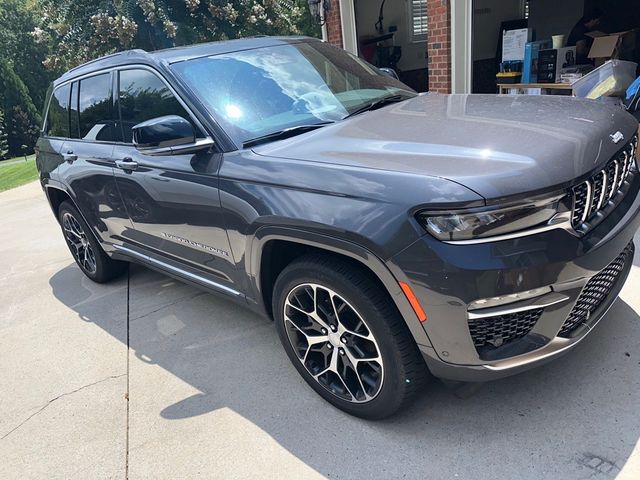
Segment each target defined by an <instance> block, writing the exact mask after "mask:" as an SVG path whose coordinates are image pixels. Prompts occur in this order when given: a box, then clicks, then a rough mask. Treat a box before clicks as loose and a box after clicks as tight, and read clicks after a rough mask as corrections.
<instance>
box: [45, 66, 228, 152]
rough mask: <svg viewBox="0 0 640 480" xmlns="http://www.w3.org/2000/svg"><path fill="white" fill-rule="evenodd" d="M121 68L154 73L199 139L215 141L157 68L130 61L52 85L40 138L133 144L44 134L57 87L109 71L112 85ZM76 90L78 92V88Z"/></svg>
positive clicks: (118, 79) (115, 99) (123, 143)
mask: <svg viewBox="0 0 640 480" xmlns="http://www.w3.org/2000/svg"><path fill="white" fill-rule="evenodd" d="M122 70H147V71H149V72H151V73H152V74H155V75H156V76H157V77H158V78H159V79H160V81H161V82H162V83H164V85H165V86H166V87H167V88H168V89H169V90H170V91H171V93H172V94H173V96H174V97H176V99H177V100H178V102H179V103H180V105H182V107H183V108H184V109H185V111H186V112H187V114H188V115H189V119H190V120H191V121H192V122H193V123H194V124H195V126H196V127H197V128H198V129H200V131H201V132H202V133H203V134H204V138H202V139H201V140H209V141H211V142H213V144H215V143H216V142H215V141H214V140H213V138H212V137H211V135H210V134H209V132H208V131H207V129H206V128H204V126H203V125H202V122H201V121H200V120H199V119H198V117H197V116H196V115H195V114H194V113H193V110H192V109H191V108H189V106H188V105H187V104H186V103H185V101H184V100H183V99H182V97H180V95H178V92H177V91H176V89H175V88H173V87H172V86H171V85H170V83H169V82H168V81H167V80H166V79H165V77H164V75H162V73H161V72H160V71H159V70H158V69H156V68H153V67H151V66H149V65H145V64H142V63H132V64H130V65H115V66H113V67H108V68H102V69H100V70H96V71H94V72H89V73H86V74H84V75H79V76H77V77H74V78H70V79H68V80H65V81H64V82H61V83H60V84H59V85H56V86H55V87H53V89H52V90H51V96H50V97H49V100H48V102H47V111H46V113H45V117H44V121H43V123H42V126H43V128H42V130H41V131H40V134H41V136H42V138H48V139H52V140H68V141H73V142H84V143H92V144H100V145H123V146H129V147H131V146H133V144H132V143H126V142H114V141H106V140H84V139H82V138H69V137H54V136H50V135H47V134H46V126H47V120H48V119H49V109H50V108H51V99H52V98H53V94H54V92H55V91H56V90H58V89H59V88H62V87H64V86H65V85H67V84H71V83H73V82H80V81H81V80H83V79H85V78H89V77H94V76H96V75H102V74H105V73H111V78H112V85H113V82H114V80H113V78H114V77H116V80H115V81H116V82H117V83H119V82H120V75H114V72H116V73H118V72H120V71H122ZM78 84H79V83H78ZM118 88H119V87H118ZM69 92H71V87H69ZM78 92H80V89H79V88H78ZM69 95H71V93H69ZM119 96H120V92H118V97H117V98H116V97H115V96H113V100H114V101H116V102H117V101H119ZM118 109H119V106H118ZM69 110H70V109H69V107H67V116H68V115H69ZM118 117H120V115H119V114H118ZM120 120H121V119H120Z"/></svg>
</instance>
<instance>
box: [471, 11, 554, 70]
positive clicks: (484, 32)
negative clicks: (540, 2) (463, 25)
mask: <svg viewBox="0 0 640 480" xmlns="http://www.w3.org/2000/svg"><path fill="white" fill-rule="evenodd" d="M535 1H536V0H532V2H531V3H533V2H535ZM554 1H556V3H557V2H559V1H563V0H554ZM519 18H522V1H521V0H473V41H472V43H471V44H472V49H473V54H472V55H473V60H485V59H487V58H495V56H496V47H497V45H498V37H499V35H500V25H501V24H502V22H505V21H508V20H517V19H519Z"/></svg>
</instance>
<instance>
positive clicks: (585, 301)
mask: <svg viewBox="0 0 640 480" xmlns="http://www.w3.org/2000/svg"><path fill="white" fill-rule="evenodd" d="M629 257H631V258H632V257H633V244H632V243H630V244H629V245H627V247H626V248H625V249H624V250H623V251H622V253H621V254H620V255H618V257H617V258H616V259H615V260H614V261H613V262H611V263H610V264H609V265H608V266H607V267H606V268H605V269H604V270H602V271H601V272H600V273H597V274H596V275H594V276H593V277H591V279H590V280H589V281H588V282H587V284H586V285H585V286H584V288H583V289H582V292H581V293H580V296H579V297H578V300H577V301H576V304H575V305H574V306H573V308H572V309H571V312H569V316H568V317H567V319H566V320H565V321H564V323H563V324H562V328H561V329H560V333H558V336H559V337H565V338H567V337H569V336H570V335H571V333H572V332H573V331H574V330H575V329H576V328H577V327H578V326H579V325H581V324H582V323H584V322H586V321H587V320H588V319H589V317H590V316H591V314H592V313H593V312H595V311H596V310H597V309H598V307H599V306H600V305H602V303H603V302H604V301H605V300H606V299H607V297H608V296H609V294H610V293H611V290H612V289H613V287H614V285H615V284H616V281H617V280H618V277H619V276H620V274H621V273H622V271H623V270H624V266H625V264H626V262H627V259H628V258H629Z"/></svg>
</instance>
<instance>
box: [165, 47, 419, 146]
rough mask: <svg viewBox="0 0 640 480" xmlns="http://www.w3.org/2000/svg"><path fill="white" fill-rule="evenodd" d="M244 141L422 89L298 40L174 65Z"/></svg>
mask: <svg viewBox="0 0 640 480" xmlns="http://www.w3.org/2000/svg"><path fill="white" fill-rule="evenodd" d="M172 68H173V69H174V70H175V71H176V72H177V74H178V75H180V76H181V77H182V78H183V79H184V80H185V81H186V82H187V84H188V85H189V86H190V87H191V89H192V90H193V91H194V92H195V94H196V95H198V97H199V98H200V100H201V101H202V102H203V103H204V104H205V105H206V106H207V107H208V108H209V109H210V110H211V112H212V113H213V115H214V117H215V118H216V119H217V120H218V121H219V122H220V124H221V126H222V127H223V128H224V129H225V130H226V132H227V133H228V134H229V135H230V136H231V137H232V138H233V139H234V140H235V141H236V142H237V143H239V144H242V143H244V142H246V141H248V140H251V139H254V138H256V137H260V136H263V135H267V134H270V133H273V132H278V131H281V130H284V129H287V128H292V127H296V126H298V125H310V124H315V123H321V122H334V121H338V120H341V119H343V118H344V117H346V116H347V115H349V114H350V113H353V112H355V111H357V110H359V109H361V108H363V107H365V106H366V105H368V104H371V103H372V102H375V101H376V100H379V99H381V98H383V97H387V96H389V95H403V96H406V97H407V98H409V97H413V96H415V95H416V93H415V91H413V90H411V89H410V88H409V87H407V86H406V85H404V84H403V83H401V82H399V81H398V80H395V79H393V78H391V77H388V76H385V75H383V74H382V73H381V72H380V71H379V70H378V69H376V68H375V67H373V66H371V65H369V64H368V63H366V62H365V61H363V60H361V59H359V58H357V57H355V56H353V55H351V54H349V53H347V52H345V51H344V50H341V49H338V48H336V47H333V46H331V45H329V44H326V43H323V42H310V43H294V44H289V45H279V46H275V47H263V48H256V49H252V50H244V51H239V52H233V53H226V54H220V55H214V56H211V57H205V58H197V59H194V60H189V61H186V62H179V63H176V64H173V65H172Z"/></svg>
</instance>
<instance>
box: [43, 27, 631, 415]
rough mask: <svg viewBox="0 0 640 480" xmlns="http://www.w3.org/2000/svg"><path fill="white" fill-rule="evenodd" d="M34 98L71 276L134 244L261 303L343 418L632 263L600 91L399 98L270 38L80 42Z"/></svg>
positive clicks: (127, 255)
mask: <svg viewBox="0 0 640 480" xmlns="http://www.w3.org/2000/svg"><path fill="white" fill-rule="evenodd" d="M44 118H45V120H44V124H43V128H42V134H41V137H40V140H39V141H38V145H37V163H38V167H39V171H40V177H41V181H42V185H43V187H44V190H45V192H46V194H47V197H48V199H49V202H50V204H51V207H52V209H53V212H54V214H55V215H56V217H57V219H58V220H59V223H60V225H61V227H62V233H63V235H64V238H65V239H66V242H67V244H68V246H69V249H70V250H71V253H72V254H73V257H74V258H75V261H76V262H77V264H78V266H79V267H80V269H82V271H83V272H84V273H85V274H86V275H87V276H88V277H89V278H90V279H92V280H94V281H96V282H106V281H108V280H110V279H112V278H114V277H115V276H117V275H119V274H121V273H122V272H123V270H124V269H125V266H126V262H128V261H135V262H139V263H142V264H144V265H146V266H148V267H151V268H154V269H157V270H159V271H161V272H164V273H166V274H168V275H172V276H174V277H176V278H178V279H181V280H184V281H187V282H191V283H193V284H196V285H198V286H200V287H204V288H206V289H209V290H211V291H215V292H219V293H221V294H223V295H225V296H227V297H229V298H231V299H233V300H235V301H237V302H239V303H241V304H243V305H246V306H248V307H249V308H251V309H253V310H255V311H258V312H261V313H262V314H264V315H266V316H268V317H271V318H273V319H274V321H275V325H276V328H277V330H278V333H279V336H280V339H281V341H282V344H283V346H284V349H285V350H286V352H287V355H288V356H289V358H290V359H291V362H292V363H293V365H294V366H295V368H296V369H297V370H298V372H299V373H300V374H301V375H302V377H303V378H304V379H305V380H306V382H307V383H308V384H309V385H310V386H311V387H312V388H313V389H314V390H315V391H316V392H317V393H318V394H320V395H321V396H322V397H324V398H325V399H326V400H328V401H329V402H331V403H332V404H333V405H335V406H337V407H338V408H341V409H343V410H345V411H347V412H349V413H351V414H354V415H358V416H362V417H367V418H380V417H384V416H387V415H390V414H392V413H393V412H395V411H397V410H398V409H399V408H401V406H402V405H404V404H405V403H406V402H407V401H408V400H409V399H410V398H411V397H412V396H413V395H414V394H415V393H416V392H417V391H418V390H419V388H420V387H421V385H422V384H423V383H424V381H425V380H426V379H427V378H428V376H429V374H432V375H435V376H437V377H440V378H444V379H451V380H458V381H484V380H489V379H493V378H498V377H502V376H505V375H509V374H513V373H516V372H520V371H522V370H525V369H528V368H530V367H533V366H536V365H540V364H541V363H543V362H546V361H547V360H550V359H552V358H556V357H557V356H559V355H560V354H562V353H564V352H566V351H567V350H569V349H571V348H572V347H573V346H575V345H576V344H577V343H578V342H579V341H580V340H581V339H583V338H584V337H585V335H587V333H589V332H590V331H591V330H592V329H593V328H594V326H595V325H596V323H598V321H599V320H601V318H602V317H603V316H604V314H605V313H606V311H607V309H608V308H609V307H610V306H611V304H612V303H613V301H614V300H615V298H616V296H617V295H618V292H619V291H620V289H621V288H622V285H623V283H624V280H625V278H626V276H627V274H628V272H629V269H630V268H631V263H632V257H633V250H634V247H633V243H632V238H633V235H634V232H635V231H636V229H637V228H638V225H639V224H640V217H639V216H638V211H639V210H640V197H639V196H638V190H639V189H640V175H639V174H638V166H637V162H636V160H635V157H636V149H637V143H638V139H637V136H636V131H637V128H638V123H637V122H636V121H635V120H634V119H633V117H631V116H630V115H628V114H626V113H625V112H623V111H622V110H620V109H616V108H612V107H609V106H604V105H601V104H598V103H596V102H591V101H581V100H577V99H573V98H567V97H533V96H524V95H522V96H498V95H433V94H427V95H418V94H417V93H416V92H414V91H413V90H411V89H410V88H408V87H407V86H405V85H404V84H402V83H400V82H399V81H397V80H396V79H394V78H391V77H390V76H389V75H388V72H387V73H386V74H385V72H382V71H380V70H378V69H376V68H375V67H372V66H371V65H369V64H367V63H366V62H364V61H362V60H360V59H359V58H356V57H354V56H352V55H350V54H348V53H346V52H344V51H342V50H340V49H337V48H335V47H332V46H330V45H328V44H326V43H323V42H320V41H318V40H314V39H309V38H269V37H267V38H252V39H242V40H235V41H226V42H218V43H210V44H203V45H194V46H191V47H185V48H174V49H170V50H164V51H159V52H155V53H146V52H144V51H140V50H133V51H127V52H123V53H118V54H115V55H112V56H109V57H105V58H101V59H98V60H95V61H92V62H89V63H87V64H84V65H82V66H80V67H78V68H75V69H73V70H71V71H69V72H68V73H66V74H64V75H63V76H62V77H60V78H59V79H58V80H56V81H55V82H54V83H53V85H52V88H51V91H50V93H49V95H48V101H47V106H46V111H45V115H44ZM607 320H608V321H615V319H612V318H610V319H607Z"/></svg>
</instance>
